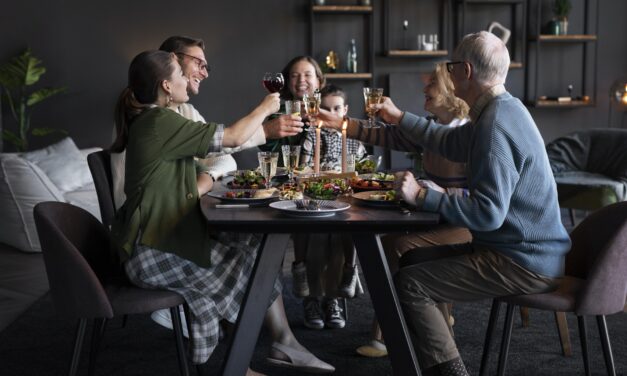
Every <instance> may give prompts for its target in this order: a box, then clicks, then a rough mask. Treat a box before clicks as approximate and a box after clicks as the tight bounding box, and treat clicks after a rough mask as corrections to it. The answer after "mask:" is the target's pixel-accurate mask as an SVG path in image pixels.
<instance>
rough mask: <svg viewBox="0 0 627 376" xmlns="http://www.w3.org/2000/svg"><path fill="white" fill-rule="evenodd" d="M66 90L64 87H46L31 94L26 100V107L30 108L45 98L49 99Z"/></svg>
mask: <svg viewBox="0 0 627 376" xmlns="http://www.w3.org/2000/svg"><path fill="white" fill-rule="evenodd" d="M66 90H67V88H65V87H57V88H54V87H46V88H43V89H39V90H37V91H35V92H33V93H31V95H29V96H28V99H27V100H26V105H27V106H32V105H35V104H37V103H39V102H41V101H43V100H44V99H46V98H50V97H52V96H53V95H56V94H59V93H63V92H65V91H66Z"/></svg>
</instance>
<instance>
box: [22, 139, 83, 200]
mask: <svg viewBox="0 0 627 376" xmlns="http://www.w3.org/2000/svg"><path fill="white" fill-rule="evenodd" d="M21 157H22V158H24V159H26V160H28V161H30V162H32V163H34V164H36V165H37V167H39V168H41V169H42V171H43V172H45V173H46V175H48V177H49V178H50V180H51V181H52V182H53V183H54V184H55V185H56V186H57V188H59V190H60V191H61V192H64V193H65V192H69V191H73V190H76V189H78V188H80V187H82V186H84V185H86V184H89V183H91V182H93V180H92V177H91V173H90V172H89V167H88V166H87V159H86V158H85V157H84V156H83V154H81V152H80V150H78V148H77V147H76V144H74V141H72V139H71V138H69V137H66V138H64V139H63V140H61V141H59V142H57V143H56V144H53V145H50V146H48V147H45V148H43V149H39V150H34V151H30V152H28V153H23V154H21Z"/></svg>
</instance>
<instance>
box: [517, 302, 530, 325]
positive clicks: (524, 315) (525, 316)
mask: <svg viewBox="0 0 627 376" xmlns="http://www.w3.org/2000/svg"><path fill="white" fill-rule="evenodd" d="M519 309H520V322H521V324H522V327H523V328H526V327H528V326H529V308H527V307H523V306H520V307H519Z"/></svg>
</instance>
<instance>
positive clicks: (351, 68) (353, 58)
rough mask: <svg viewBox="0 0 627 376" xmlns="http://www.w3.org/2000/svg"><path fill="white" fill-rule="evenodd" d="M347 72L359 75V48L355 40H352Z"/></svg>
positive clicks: (347, 57)
mask: <svg viewBox="0 0 627 376" xmlns="http://www.w3.org/2000/svg"><path fill="white" fill-rule="evenodd" d="M346 70H347V71H348V72H349V73H357V46H356V45H355V39H354V38H353V39H351V46H350V48H349V50H348V54H347V56H346Z"/></svg>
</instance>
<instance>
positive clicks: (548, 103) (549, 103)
mask: <svg viewBox="0 0 627 376" xmlns="http://www.w3.org/2000/svg"><path fill="white" fill-rule="evenodd" d="M527 105H528V106H532V107H545V108H574V107H593V106H595V103H594V102H593V101H590V100H587V101H583V100H571V101H570V102H558V101H556V100H549V99H538V100H537V101H535V102H533V101H532V102H528V103H527Z"/></svg>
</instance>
